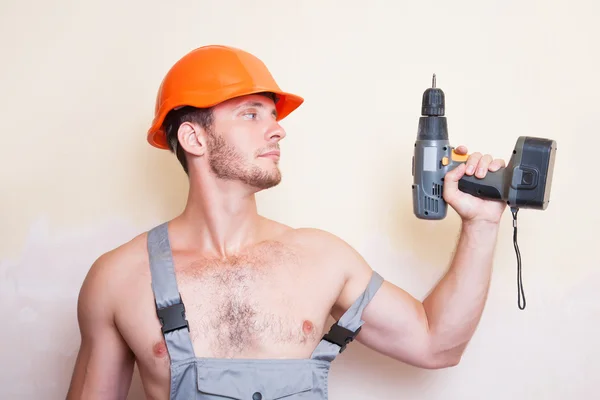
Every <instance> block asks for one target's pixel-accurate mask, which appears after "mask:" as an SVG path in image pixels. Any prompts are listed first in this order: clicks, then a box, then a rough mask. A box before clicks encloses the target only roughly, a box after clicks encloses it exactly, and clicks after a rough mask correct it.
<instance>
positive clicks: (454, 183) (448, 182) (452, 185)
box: [444, 163, 467, 190]
mask: <svg viewBox="0 0 600 400" xmlns="http://www.w3.org/2000/svg"><path fill="white" fill-rule="evenodd" d="M466 170H467V166H466V163H461V164H460V165H459V166H457V167H456V168H454V169H452V170H451V171H450V172H448V173H447V174H446V176H445V177H444V186H445V187H446V189H450V190H454V189H458V181H459V180H460V178H462V177H463V176H464V175H465V171H466Z"/></svg>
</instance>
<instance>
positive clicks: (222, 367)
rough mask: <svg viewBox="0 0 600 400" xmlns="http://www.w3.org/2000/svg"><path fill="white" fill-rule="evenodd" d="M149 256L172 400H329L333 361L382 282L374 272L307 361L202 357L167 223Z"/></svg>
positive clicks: (151, 236) (152, 235) (154, 234)
mask: <svg viewBox="0 0 600 400" xmlns="http://www.w3.org/2000/svg"><path fill="white" fill-rule="evenodd" d="M148 253H149V257H150V271H151V275H152V290H153V292H154V298H155V303H156V304H155V305H156V310H157V315H158V318H159V321H160V323H161V326H162V333H163V335H164V338H165V342H166V347H167V350H168V352H169V356H170V358H171V389H170V395H169V399H173V400H183V399H185V400H201V399H202V400H205V399H206V400H209V399H210V400H225V399H239V400H242V399H243V400H275V399H285V400H300V399H302V400H308V399H310V400H327V398H328V391H327V382H328V374H329V368H330V365H331V362H332V361H333V360H334V359H335V357H336V356H337V355H338V354H339V353H341V352H342V351H344V349H345V348H346V345H348V344H349V343H350V342H352V341H353V340H354V337H355V336H356V335H357V334H358V332H359V331H360V329H361V326H362V325H363V324H364V321H362V320H361V315H362V312H363V310H364V308H365V307H366V306H367V305H368V304H369V302H370V301H371V299H372V298H373V296H374V295H375V293H376V292H377V290H378V289H379V287H380V286H381V284H382V283H383V278H382V277H381V276H380V275H379V274H378V273H376V272H373V275H372V277H371V280H370V282H369V284H368V285H367V287H366V289H365V290H364V292H363V293H362V295H361V296H360V297H359V298H358V299H357V300H356V301H355V302H354V304H353V305H352V306H351V307H350V308H349V309H348V310H347V311H346V312H345V313H344V315H343V316H342V317H341V318H340V320H339V321H337V322H336V323H335V324H333V325H332V326H331V329H330V331H329V333H327V334H326V335H324V336H323V338H322V340H321V341H320V343H319V344H318V346H317V347H316V348H315V350H314V352H313V353H312V355H311V357H310V358H308V359H220V358H200V357H196V356H195V353H194V349H193V347H192V341H191V338H190V335H189V325H188V322H187V320H186V319H185V308H184V304H183V302H182V300H181V296H180V294H179V289H178V287H177V281H176V278H175V271H174V266H173V258H172V253H171V246H170V243H169V237H168V230H167V223H163V224H161V225H158V226H157V227H155V228H153V229H152V230H150V231H149V232H148Z"/></svg>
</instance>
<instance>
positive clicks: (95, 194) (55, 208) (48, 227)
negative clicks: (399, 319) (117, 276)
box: [0, 0, 600, 400]
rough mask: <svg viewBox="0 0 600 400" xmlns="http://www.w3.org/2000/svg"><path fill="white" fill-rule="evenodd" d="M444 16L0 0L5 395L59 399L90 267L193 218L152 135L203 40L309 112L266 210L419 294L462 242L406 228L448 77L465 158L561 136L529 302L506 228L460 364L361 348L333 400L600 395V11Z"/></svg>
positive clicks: (402, 10) (346, 365)
mask: <svg viewBox="0 0 600 400" xmlns="http://www.w3.org/2000/svg"><path fill="white" fill-rule="evenodd" d="M435 3H437V4H434V2H416V1H411V2H393V1H383V0H379V1H375V0H374V1H366V2H365V1H352V2H348V1H347V2H333V1H303V2H291V1H266V0H253V1H212V2H208V1H198V0H196V1H178V2H171V3H169V2H165V1H127V2H125V1H124V2H120V1H119V2H117V1H115V0H112V1H106V0H105V1H99V0H96V1H92V0H88V1H63V2H48V1H42V0H37V1H33V2H25V1H17V0H3V1H2V2H1V3H0V33H1V34H0V45H1V46H0V49H2V50H1V53H0V59H1V62H0V77H1V78H0V82H1V87H0V93H2V96H1V97H0V117H1V121H2V143H3V145H2V147H1V148H2V150H0V151H1V155H0V177H1V183H2V185H1V187H2V190H1V193H2V195H1V197H0V222H1V225H0V226H1V230H0V234H1V240H0V257H1V258H0V304H1V306H2V315H1V316H0V321H1V322H0V353H1V355H2V357H1V358H0V360H2V361H1V364H0V367H1V369H2V371H0V398H2V399H40V398H43V399H61V398H64V394H65V391H66V388H67V385H68V383H69V378H70V373H71V370H72V366H73V363H74V358H75V356H76V351H77V348H78V345H79V334H78V331H77V325H76V316H75V305H76V297H77V294H78V290H79V286H80V284H81V281H82V279H83V277H84V275H85V273H86V272H87V269H88V268H89V266H90V264H91V263H92V262H93V260H94V259H95V258H96V257H97V256H99V255H100V254H101V253H103V252H104V251H106V250H109V249H111V248H112V247H114V246H116V245H118V244H120V243H122V242H123V241H126V240H128V239H129V238H131V237H132V236H133V235H135V234H137V233H139V232H142V231H143V230H146V229H148V228H150V227H152V226H153V225H154V224H157V223H159V222H161V221H163V220H165V219H166V218H169V217H171V216H173V215H175V214H176V213H177V212H178V211H179V210H180V209H181V207H182V206H183V203H184V200H185V196H186V190H187V186H186V180H185V178H184V175H183V172H182V171H181V170H180V168H179V165H178V164H177V161H176V160H175V158H174V157H172V156H171V155H170V154H168V153H166V152H161V151H158V150H156V149H153V148H151V147H149V146H148V145H147V144H146V142H145V130H146V129H147V127H148V125H149V123H150V119H151V118H152V111H153V105H154V95H155V92H156V89H157V86H158V84H159V82H160V79H162V76H163V74H164V73H165V71H166V70H167V69H168V67H169V66H170V65H171V64H172V63H173V62H174V61H175V60H176V59H177V58H178V57H180V56H181V55H183V54H184V53H185V52H187V51H189V50H190V49H192V48H194V47H197V46H200V45H204V44H209V43H222V44H229V45H234V46H238V47H241V48H244V49H246V50H249V51H251V52H253V53H255V54H257V55H258V56H259V57H261V58H262V59H263V60H264V61H265V62H266V63H267V65H268V66H269V68H270V69H271V71H272V72H273V73H274V75H275V76H276V78H277V80H278V81H279V83H280V84H281V86H282V87H283V88H285V89H287V90H291V91H295V92H298V93H299V94H301V95H303V96H304V97H305V98H306V103H305V104H304V105H303V106H302V107H301V108H300V109H299V110H298V111H297V112H296V113H295V114H293V115H292V116H290V117H289V118H288V119H287V120H286V121H285V124H284V126H285V128H286V129H287V132H288V136H287V138H286V139H285V140H284V142H283V144H282V147H283V150H284V155H285V156H284V158H283V160H282V169H283V173H284V182H283V183H282V185H281V186H279V187H277V188H276V189H274V190H271V191H269V192H266V193H262V194H261V195H260V196H259V200H260V210H261V212H262V213H264V214H265V215H267V216H269V217H272V218H276V219H279V220H281V221H283V222H285V223H288V224H291V225H293V226H307V225H310V226H316V227H319V228H323V229H327V230H330V231H331V232H333V233H335V234H338V235H340V236H341V237H342V238H344V239H345V240H347V241H348V242H350V243H351V244H352V245H354V246H355V247H356V248H357V249H358V250H359V251H360V252H361V253H362V254H363V255H364V256H365V257H366V258H367V260H368V261H370V262H371V264H372V266H373V267H374V268H376V269H377V270H378V271H379V272H380V273H382V274H383V275H384V276H385V277H386V278H387V279H389V280H391V281H392V282H394V283H396V284H398V285H400V286H402V287H403V288H405V289H407V290H408V291H410V292H411V293H413V294H414V295H415V296H418V297H419V298H421V297H422V296H424V295H425V293H426V292H427V291H428V290H429V289H430V288H431V286H432V285H433V284H434V282H435V281H436V279H438V277H439V276H440V275H441V274H442V273H443V272H444V270H445V268H446V266H447V264H448V261H449V258H450V256H451V252H452V250H453V246H454V243H455V238H456V235H457V230H458V228H459V224H458V220H457V218H456V216H455V214H454V213H453V212H451V213H450V216H449V217H448V218H447V219H446V220H444V221H439V222H432V223H427V222H423V221H419V220H416V219H415V218H414V216H413V214H412V208H411V191H410V184H411V155H412V153H411V151H412V146H413V142H414V139H415V134H416V129H417V121H418V117H419V111H420V101H421V95H422V93H423V91H424V90H425V89H426V88H427V87H428V85H429V84H430V80H431V75H432V73H433V72H435V73H437V76H438V85H439V86H440V87H441V88H442V89H443V90H444V91H445V93H446V100H447V116H448V119H449V128H450V135H451V140H452V142H453V144H466V145H468V146H469V148H470V150H472V151H483V152H491V153H493V154H494V155H495V156H498V157H505V158H507V159H508V157H509V155H510V151H511V150H512V147H513V145H514V143H515V141H516V139H517V137H518V136H519V135H532V136H545V137H550V138H553V139H556V140H557V141H558V153H557V160H556V170H555V174H554V184H553V193H552V202H551V205H550V207H549V208H548V210H546V211H545V212H536V211H522V212H521V213H520V219H519V227H520V237H519V244H520V248H521V252H522V256H523V278H524V283H525V293H526V296H527V301H528V306H527V309H526V310H525V311H524V312H523V311H519V310H518V309H517V304H516V300H517V288H516V258H515V253H514V249H513V247H512V225H511V217H510V214H509V213H506V214H505V220H504V221H503V225H502V231H501V235H500V239H499V243H498V249H497V256H496V264H495V270H494V276H493V284H492V288H491V293H490V298H489V303H488V305H487V308H486V310H485V314H484V316H483V319H482V322H481V325H480V327H479V330H478V331H477V334H476V335H475V337H474V339H473V341H472V343H471V345H470V347H469V349H468V351H467V353H466V355H465V357H464V360H463V362H462V363H461V364H460V365H459V366H458V367H456V368H453V369H446V370H440V371H426V370H418V369H415V368H411V367H407V366H404V365H402V364H399V363H396V362H392V361H390V360H389V359H386V358H383V357H381V356H378V355H376V354H373V353H372V352H370V351H368V350H366V349H365V348H364V347H362V346H360V345H358V344H357V345H355V346H353V347H352V348H351V349H350V350H348V351H347V352H346V353H344V354H343V355H342V356H341V357H340V358H339V359H338V360H337V361H336V362H335V365H334V367H333V371H332V375H331V399H367V398H368V399H375V398H376V399H400V398H410V399H444V400H449V399H487V400H492V399H503V400H504V399H552V400H554V399H561V400H562V399H592V398H597V396H598V394H597V393H598V389H597V387H596V385H595V384H594V382H593V380H594V379H595V378H597V376H598V373H599V372H600V370H599V367H598V363H597V360H598V358H599V357H600V343H599V339H598V338H599V337H600V329H599V319H600V307H599V306H598V303H599V297H600V295H598V294H595V293H594V290H595V289H597V288H598V287H599V285H598V278H599V273H598V269H599V268H598V267H599V266H600V261H599V258H598V248H599V247H600V239H599V238H598V237H597V236H595V235H596V234H597V233H598V230H597V226H598V223H600V212H599V207H598V196H599V195H600V189H599V187H600V185H599V184H598V173H597V171H598V163H597V161H598V160H597V159H598V157H597V155H598V148H599V136H598V133H599V132H598V126H599V123H600V116H599V115H600V113H599V106H598V105H599V97H598V96H599V94H600V86H599V84H598V81H599V80H600V78H599V77H598V76H597V75H598V71H599V70H600V53H599V52H598V39H599V38H600V25H598V22H597V18H598V16H599V14H600V6H599V5H598V2H594V1H593V0H589V1H569V2H567V1H562V2H559V1H536V2H534V1H497V2H476V1H472V2H468V1H465V0H459V1H453V2H449V1H446V2H442V1H438V2H435ZM168 4H171V5H168ZM175 7H178V9H177V10H176V9H175ZM309 157H310V158H313V160H312V161H308V159H309ZM561 213H562V214H561ZM559 224H562V226H563V227H562V228H559ZM536 225H538V226H539V229H538V228H536ZM594 267H595V268H594ZM140 393H141V391H140V390H139V383H138V381H137V378H136V381H135V382H134V385H133V387H132V395H131V398H132V399H137V398H141V396H140Z"/></svg>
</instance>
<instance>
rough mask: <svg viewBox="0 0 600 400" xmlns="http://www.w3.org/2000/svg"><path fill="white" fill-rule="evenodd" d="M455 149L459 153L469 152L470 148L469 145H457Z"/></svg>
mask: <svg viewBox="0 0 600 400" xmlns="http://www.w3.org/2000/svg"><path fill="white" fill-rule="evenodd" d="M454 151H455V152H456V153H457V154H467V153H468V151H469V150H468V149H467V146H463V145H460V146H458V147H456V148H455V149H454Z"/></svg>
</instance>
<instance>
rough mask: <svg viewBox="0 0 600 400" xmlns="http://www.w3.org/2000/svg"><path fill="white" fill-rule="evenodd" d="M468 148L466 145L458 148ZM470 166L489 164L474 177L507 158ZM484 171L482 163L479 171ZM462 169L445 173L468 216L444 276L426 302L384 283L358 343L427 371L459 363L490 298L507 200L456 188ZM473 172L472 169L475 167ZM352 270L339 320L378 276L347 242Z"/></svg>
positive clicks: (452, 200)
mask: <svg viewBox="0 0 600 400" xmlns="http://www.w3.org/2000/svg"><path fill="white" fill-rule="evenodd" d="M458 150H459V151H461V152H465V153H466V149H465V148H464V147H461V148H459V149H458ZM468 165H473V166H474V167H480V168H483V172H482V173H481V172H480V173H477V175H476V176H479V177H483V176H485V174H486V173H487V171H488V170H497V169H498V168H499V167H501V166H504V162H503V161H501V160H495V161H493V162H492V158H491V157H490V156H485V157H482V156H481V155H480V154H478V153H476V154H474V155H472V156H471V157H470V158H469V161H468V162H467V166H468ZM474 170H475V171H478V170H479V168H475V169H474ZM465 171H466V166H461V167H459V168H457V169H455V170H454V171H452V172H451V173H449V174H447V175H446V178H445V185H444V198H445V199H446V200H447V201H448V203H449V204H450V205H451V206H452V207H453V208H454V209H455V210H456V211H457V212H458V214H459V215H460V216H461V218H462V227H461V232H460V237H459V241H458V244H457V247H456V251H455V253H454V257H453V259H452V261H451V263H450V267H449V269H448V271H447V273H446V274H445V276H444V277H443V278H442V279H441V280H440V282H439V283H438V284H437V285H436V286H435V287H434V288H433V290H432V291H431V293H430V294H429V295H428V296H427V297H426V298H425V299H424V301H423V302H421V301H418V300H417V299H415V298H414V297H412V296H411V295H409V294H408V293H407V292H406V291H404V290H402V289H401V288H399V287H397V286H395V285H393V284H391V283H390V282H387V281H386V282H384V283H383V285H382V286H381V288H380V289H379V291H378V293H377V294H376V295H375V297H374V298H373V300H372V301H371V303H370V304H369V305H368V306H367V307H366V309H365V311H364V314H363V320H364V321H365V322H366V323H365V325H364V326H363V328H362V330H361V332H360V334H359V335H358V336H357V338H356V340H357V341H359V342H361V343H363V344H365V345H366V346H368V347H370V348H372V349H374V350H376V351H378V352H380V353H382V354H385V355H387V356H390V357H392V358H394V359H397V360H400V361H403V362H405V363H408V364H411V365H414V366H418V367H423V368H430V369H435V368H444V367H449V366H454V365H456V364H457V363H458V362H459V361H460V359H461V357H462V354H463V352H464V350H465V348H466V346H467V344H468V342H469V341H470V340H471V338H472V336H473V334H474V333H475V330H476V327H477V325H478V323H479V320H480V318H481V314H482V312H483V308H484V304H485V301H486V299H487V294H488V288H489V283H490V276H491V271H492V263H493V255H494V249H495V246H496V239H497V233H498V223H499V221H500V218H501V215H502V212H503V210H504V208H505V205H504V204H502V203H500V202H492V201H484V200H481V199H477V198H475V197H473V196H470V195H468V194H465V193H462V192H459V191H458V185H457V182H458V180H459V179H460V178H461V177H462V176H463V175H464V174H465ZM467 173H468V174H472V173H473V172H471V171H469V172H467ZM337 248H338V254H337V257H338V258H339V259H340V260H343V261H342V262H343V264H344V266H345V268H346V273H347V276H346V285H345V286H344V289H343V290H342V293H341V295H340V297H339V298H338V301H337V303H336V305H335V307H334V311H333V315H334V317H336V318H339V317H340V316H341V314H342V313H343V311H344V310H346V309H347V308H348V307H349V306H350V305H351V304H352V302H353V301H354V300H355V299H356V298H357V297H358V296H359V295H360V293H361V291H362V290H364V288H365V286H366V284H367V282H368V280H369V278H370V276H371V273H372V270H371V268H370V267H369V266H368V265H367V263H366V262H365V261H364V260H363V259H362V258H361V257H360V256H359V255H358V254H357V253H356V252H355V251H354V250H352V249H350V248H349V246H344V245H341V246H337Z"/></svg>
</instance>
